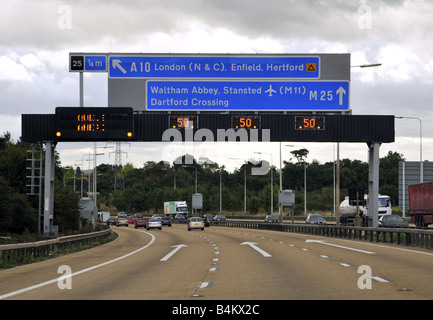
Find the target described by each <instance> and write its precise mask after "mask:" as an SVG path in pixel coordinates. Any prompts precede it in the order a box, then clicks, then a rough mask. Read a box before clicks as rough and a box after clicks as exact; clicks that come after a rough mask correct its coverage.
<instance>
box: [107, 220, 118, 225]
mask: <svg viewBox="0 0 433 320" xmlns="http://www.w3.org/2000/svg"><path fill="white" fill-rule="evenodd" d="M116 221H117V219H116V218H108V220H107V226H114V225H116Z"/></svg>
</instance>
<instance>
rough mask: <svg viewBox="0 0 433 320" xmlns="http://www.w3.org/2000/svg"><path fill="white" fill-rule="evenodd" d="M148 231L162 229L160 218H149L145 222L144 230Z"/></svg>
mask: <svg viewBox="0 0 433 320" xmlns="http://www.w3.org/2000/svg"><path fill="white" fill-rule="evenodd" d="M149 229H159V230H161V229H162V223H161V219H160V218H150V219H149V220H147V225H146V230H149Z"/></svg>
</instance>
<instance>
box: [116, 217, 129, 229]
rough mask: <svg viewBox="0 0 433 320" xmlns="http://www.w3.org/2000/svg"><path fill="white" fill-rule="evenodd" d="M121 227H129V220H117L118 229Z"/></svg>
mask: <svg viewBox="0 0 433 320" xmlns="http://www.w3.org/2000/svg"><path fill="white" fill-rule="evenodd" d="M120 226H129V224H128V219H126V218H117V221H116V227H120Z"/></svg>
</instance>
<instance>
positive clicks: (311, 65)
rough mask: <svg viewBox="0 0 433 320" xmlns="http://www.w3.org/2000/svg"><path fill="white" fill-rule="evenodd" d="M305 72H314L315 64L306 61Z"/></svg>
mask: <svg viewBox="0 0 433 320" xmlns="http://www.w3.org/2000/svg"><path fill="white" fill-rule="evenodd" d="M307 72H316V64H315V63H307Z"/></svg>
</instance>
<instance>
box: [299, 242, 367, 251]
mask: <svg viewBox="0 0 433 320" xmlns="http://www.w3.org/2000/svg"><path fill="white" fill-rule="evenodd" d="M305 242H307V243H308V242H315V243H321V244H325V245H327V246H332V247H336V248H341V249H346V250H352V251H357V252H362V253H366V254H375V252H372V251H365V250H361V249H355V248H351V247H345V246H340V245H338V244H334V243H328V242H325V241H322V240H310V239H307V240H305Z"/></svg>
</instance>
